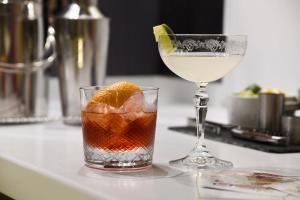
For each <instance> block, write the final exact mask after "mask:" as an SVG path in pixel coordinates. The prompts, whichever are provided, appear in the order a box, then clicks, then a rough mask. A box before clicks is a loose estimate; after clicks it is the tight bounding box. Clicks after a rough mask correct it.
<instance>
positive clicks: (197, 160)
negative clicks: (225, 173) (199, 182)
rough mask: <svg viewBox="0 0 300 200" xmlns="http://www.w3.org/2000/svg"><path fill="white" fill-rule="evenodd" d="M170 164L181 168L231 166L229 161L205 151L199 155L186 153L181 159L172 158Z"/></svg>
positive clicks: (223, 167) (195, 168)
mask: <svg viewBox="0 0 300 200" xmlns="http://www.w3.org/2000/svg"><path fill="white" fill-rule="evenodd" d="M170 165H171V166H173V167H176V168H179V169H183V170H201V169H228V168H232V167H233V164H232V163H231V162H229V161H225V160H221V159H218V158H215V157H214V156H212V155H210V154H209V153H206V152H203V153H202V154H201V155H188V156H185V157H184V158H181V159H177V160H172V161H170Z"/></svg>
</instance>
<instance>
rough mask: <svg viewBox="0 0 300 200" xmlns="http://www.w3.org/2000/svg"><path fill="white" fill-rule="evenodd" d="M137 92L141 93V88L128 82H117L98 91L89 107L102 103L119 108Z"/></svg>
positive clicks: (90, 101)
mask: <svg viewBox="0 0 300 200" xmlns="http://www.w3.org/2000/svg"><path fill="white" fill-rule="evenodd" d="M135 92H141V89H140V87H139V86H137V85H135V84H133V83H130V82H127V81H120V82H116V83H114V84H112V85H110V86H107V87H105V88H104V89H102V90H99V91H97V93H96V94H95V95H94V96H93V97H92V98H91V99H90V100H89V102H88V104H87V107H91V106H93V105H95V104H97V103H102V104H106V105H109V106H112V107H115V108H119V107H121V106H122V105H123V104H124V103H125V102H126V101H127V99H128V98H129V97H130V96H131V95H132V94H133V93H135Z"/></svg>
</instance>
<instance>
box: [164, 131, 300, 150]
mask: <svg viewBox="0 0 300 200" xmlns="http://www.w3.org/2000/svg"><path fill="white" fill-rule="evenodd" d="M169 129H170V130H173V131H177V132H180V133H184V134H189V135H194V136H196V128H195V127H192V126H174V127H169ZM205 138H206V139H209V140H214V141H218V142H224V143H228V144H232V145H236V146H241V147H246V148H250V149H255V150H259V151H264V152H271V153H297V152H300V145H292V144H288V145H285V146H283V145H273V144H267V143H261V142H254V141H250V140H245V139H241V138H237V137H234V136H232V134H231V131H230V130H225V129H222V130H221V134H214V133H212V132H210V131H208V130H206V132H205Z"/></svg>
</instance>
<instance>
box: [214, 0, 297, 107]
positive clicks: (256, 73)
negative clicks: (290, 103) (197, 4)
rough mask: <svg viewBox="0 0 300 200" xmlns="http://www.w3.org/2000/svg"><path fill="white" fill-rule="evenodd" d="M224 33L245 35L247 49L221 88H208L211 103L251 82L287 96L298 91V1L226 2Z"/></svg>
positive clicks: (250, 0) (216, 85) (221, 99)
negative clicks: (276, 89)
mask: <svg viewBox="0 0 300 200" xmlns="http://www.w3.org/2000/svg"><path fill="white" fill-rule="evenodd" d="M224 11H225V16H224V33H225V34H247V35H248V48H247V52H246V56H245V58H244V60H243V61H242V63H241V64H240V66H238V67H237V68H236V69H235V70H234V71H233V72H231V73H230V74H228V75H227V76H226V77H225V78H224V81H223V83H222V84H221V85H218V84H214V85H212V86H211V88H210V95H211V100H212V101H213V102H215V103H218V104H219V103H221V102H224V100H223V99H224V97H225V96H226V95H228V94H230V93H232V92H234V91H239V90H241V89H243V88H244V87H246V86H247V85H249V84H251V83H258V84H260V85H261V86H262V87H264V88H273V87H278V88H281V89H283V90H284V91H286V92H287V93H288V94H292V95H295V94H297V90H298V88H300V1H299V0H226V1H225V10H224Z"/></svg>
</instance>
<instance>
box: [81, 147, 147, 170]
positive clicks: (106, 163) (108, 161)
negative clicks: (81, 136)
mask: <svg viewBox="0 0 300 200" xmlns="http://www.w3.org/2000/svg"><path fill="white" fill-rule="evenodd" d="M84 154H85V162H86V166H88V167H91V168H94V169H101V170H108V171H136V170H143V169H147V168H149V167H151V164H152V155H153V147H149V148H136V149H133V150H127V149H123V150H118V151H109V150H107V149H102V148H94V147H90V146H88V145H85V146H84Z"/></svg>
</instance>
